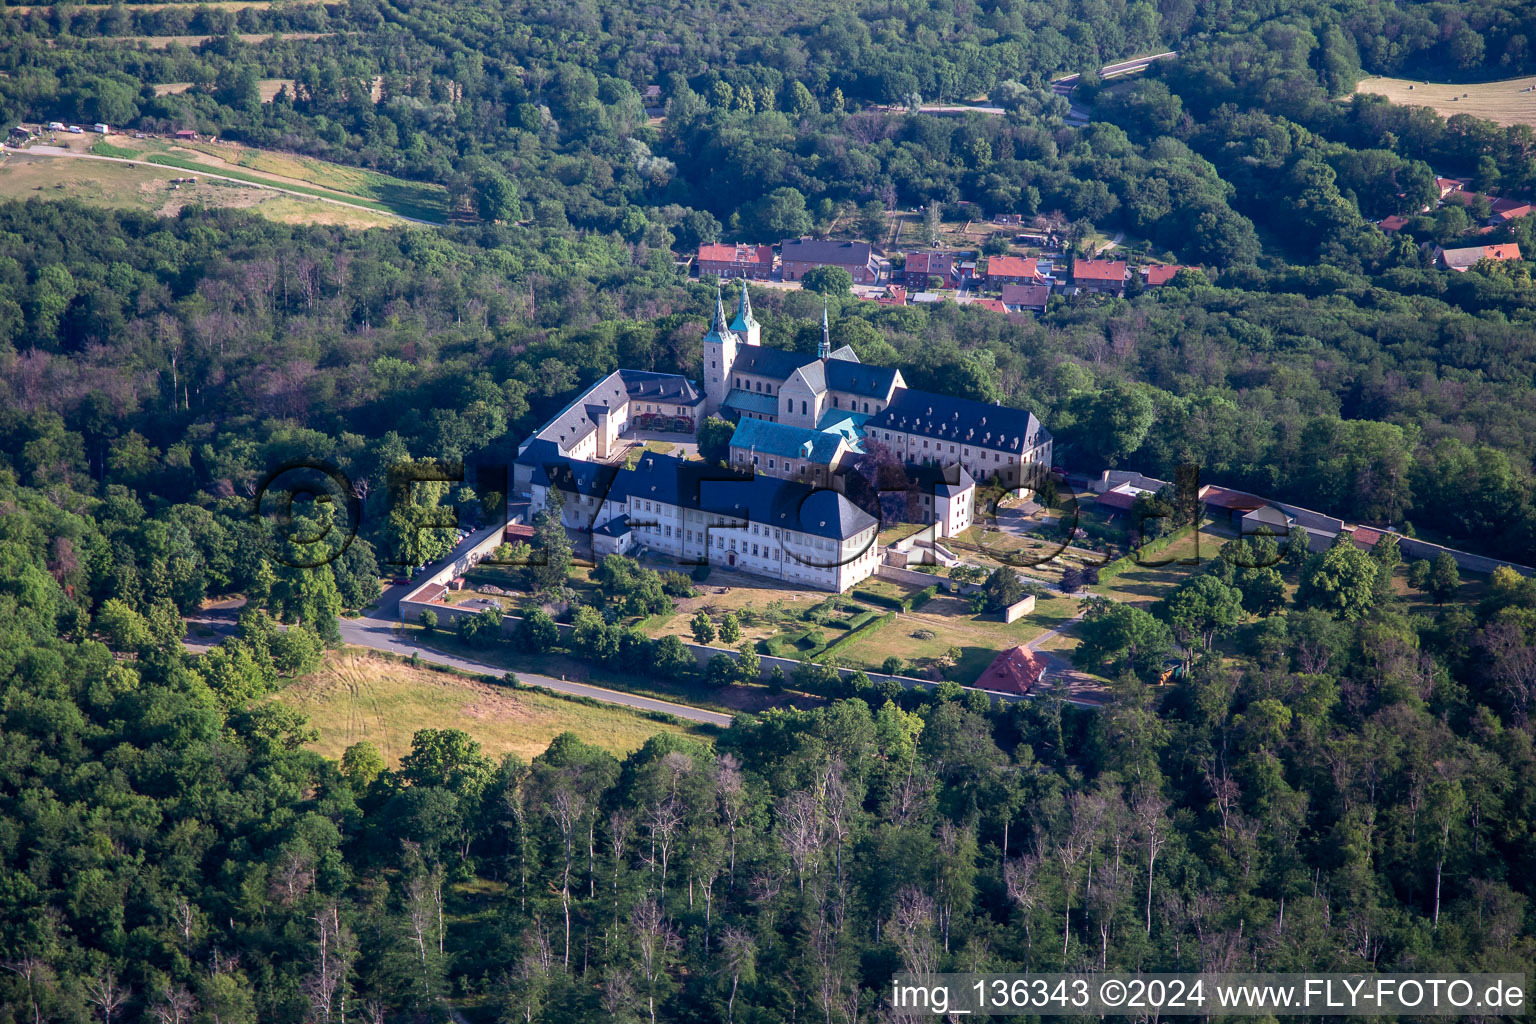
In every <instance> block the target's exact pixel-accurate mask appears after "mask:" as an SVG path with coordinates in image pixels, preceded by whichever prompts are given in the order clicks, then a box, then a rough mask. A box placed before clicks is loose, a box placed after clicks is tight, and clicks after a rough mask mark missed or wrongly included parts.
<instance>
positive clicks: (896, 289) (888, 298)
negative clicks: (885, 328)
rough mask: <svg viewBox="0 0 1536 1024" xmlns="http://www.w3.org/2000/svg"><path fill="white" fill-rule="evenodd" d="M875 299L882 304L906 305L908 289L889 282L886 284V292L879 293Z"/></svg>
mask: <svg viewBox="0 0 1536 1024" xmlns="http://www.w3.org/2000/svg"><path fill="white" fill-rule="evenodd" d="M875 301H876V302H878V303H880V304H881V305H882V306H905V305H906V304H907V290H906V288H904V287H902V286H901V285H899V284H888V285H886V286H885V294H884V295H877V296H876V297H875Z"/></svg>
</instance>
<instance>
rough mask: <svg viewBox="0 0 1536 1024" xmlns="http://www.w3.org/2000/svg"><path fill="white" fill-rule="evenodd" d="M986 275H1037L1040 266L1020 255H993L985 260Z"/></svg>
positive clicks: (1038, 274)
mask: <svg viewBox="0 0 1536 1024" xmlns="http://www.w3.org/2000/svg"><path fill="white" fill-rule="evenodd" d="M987 276H988V277H1039V276H1040V267H1039V264H1037V263H1036V262H1035V261H1034V260H1032V259H1025V258H1024V257H1022V256H993V257H991V258H989V259H988V260H987Z"/></svg>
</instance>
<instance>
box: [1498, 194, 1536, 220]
mask: <svg viewBox="0 0 1536 1024" xmlns="http://www.w3.org/2000/svg"><path fill="white" fill-rule="evenodd" d="M1489 211H1490V213H1492V216H1491V217H1489V218H1488V223H1489V224H1504V223H1506V222H1508V221H1512V220H1517V219H1519V218H1521V217H1529V216H1530V215H1531V204H1530V203H1527V202H1525V201H1524V200H1521V199H1495V200H1494V201H1493V202H1492V203H1491V204H1490V205H1489Z"/></svg>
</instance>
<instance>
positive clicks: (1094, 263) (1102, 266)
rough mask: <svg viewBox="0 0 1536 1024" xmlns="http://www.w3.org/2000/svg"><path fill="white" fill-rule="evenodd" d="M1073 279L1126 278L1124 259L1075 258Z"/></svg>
mask: <svg viewBox="0 0 1536 1024" xmlns="http://www.w3.org/2000/svg"><path fill="white" fill-rule="evenodd" d="M1072 280H1074V281H1113V282H1116V283H1118V282H1121V281H1124V280H1125V261H1124V260H1073V261H1072Z"/></svg>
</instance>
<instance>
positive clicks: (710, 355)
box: [704, 285, 756, 416]
mask: <svg viewBox="0 0 1536 1024" xmlns="http://www.w3.org/2000/svg"><path fill="white" fill-rule="evenodd" d="M747 315H748V317H749V318H750V316H751V310H750V309H748V310H747ZM753 327H754V328H756V321H753ZM739 343H740V339H738V338H737V337H736V334H735V332H733V331H732V330H731V328H730V327H729V326H728V325H727V324H726V322H725V301H724V299H723V298H721V295H720V288H719V286H718V285H716V287H715V315H714V319H712V320H711V321H710V324H709V333H708V334H706V335H704V415H706V416H711V415H714V414H715V413H717V412H719V411H720V406H721V405H723V404H724V403H725V398H726V396H727V395H729V394H730V393H731V367H732V366H734V365H735V364H736V346H737V345H738V344H739Z"/></svg>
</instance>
